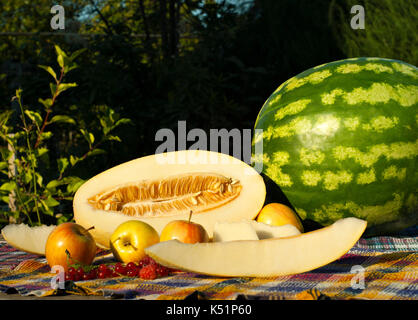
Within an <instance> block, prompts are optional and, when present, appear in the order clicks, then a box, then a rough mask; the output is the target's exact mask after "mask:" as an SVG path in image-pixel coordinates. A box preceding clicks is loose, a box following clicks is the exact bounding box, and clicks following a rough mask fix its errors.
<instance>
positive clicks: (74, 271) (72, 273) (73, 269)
mask: <svg viewBox="0 0 418 320" xmlns="http://www.w3.org/2000/svg"><path fill="white" fill-rule="evenodd" d="M76 273H77V270H76V269H75V268H74V267H69V268H68V274H69V275H71V276H74V275H75V274H76Z"/></svg>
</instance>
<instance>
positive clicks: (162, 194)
mask: <svg viewBox="0 0 418 320" xmlns="http://www.w3.org/2000/svg"><path fill="white" fill-rule="evenodd" d="M241 190H242V185H241V183H240V181H239V180H237V179H233V178H231V177H226V176H224V175H221V174H216V173H189V174H180V175H174V176H169V177H167V178H165V179H162V180H161V179H159V180H157V179H155V180H153V179H150V180H142V181H138V182H132V183H126V184H123V185H118V186H116V187H114V188H111V189H110V190H105V191H102V192H100V193H98V194H96V195H94V196H92V197H90V198H89V199H88V202H89V204H90V205H91V206H93V207H94V208H95V209H98V210H104V211H115V212H118V213H122V214H124V215H128V216H137V217H153V216H172V215H177V214H179V213H187V212H190V210H192V211H193V214H198V213H200V212H205V211H209V210H212V209H215V208H218V207H220V206H223V205H225V204H226V203H228V202H230V201H232V200H234V199H235V198H237V197H238V196H239V194H240V192H241Z"/></svg>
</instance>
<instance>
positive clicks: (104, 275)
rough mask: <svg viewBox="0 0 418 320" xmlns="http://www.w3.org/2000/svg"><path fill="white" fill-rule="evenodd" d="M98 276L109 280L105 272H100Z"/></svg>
mask: <svg viewBox="0 0 418 320" xmlns="http://www.w3.org/2000/svg"><path fill="white" fill-rule="evenodd" d="M97 275H98V277H99V279H105V278H107V273H106V272H103V271H99V273H98V274H97Z"/></svg>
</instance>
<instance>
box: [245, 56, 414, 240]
mask: <svg viewBox="0 0 418 320" xmlns="http://www.w3.org/2000/svg"><path fill="white" fill-rule="evenodd" d="M417 111H418V69H417V68H416V67H415V66H413V65H410V64H407V63H405V62H402V61H398V60H391V59H383V58H353V59H346V60H340V61H335V62H331V63H327V64H323V65H320V66H317V67H314V68H311V69H309V70H307V71H304V72H302V73H300V74H298V75H296V76H295V77H293V78H291V79H289V80H287V81H286V82H284V83H283V84H282V85H280V86H279V87H278V88H277V90H276V91H274V92H273V94H272V95H271V96H270V97H269V98H268V100H267V101H266V102H265V103H264V105H263V107H262V109H261V111H260V113H259V114H258V117H257V120H256V124H255V129H262V130H256V131H255V135H254V139H253V147H255V144H257V143H260V142H262V146H263V151H262V152H255V153H254V161H256V162H258V163H259V164H261V163H262V164H263V174H264V175H266V176H267V177H269V178H270V179H271V180H273V181H274V182H275V183H276V184H277V185H278V186H279V187H280V189H281V190H282V192H283V193H284V194H285V196H286V197H287V199H288V200H289V202H290V204H291V205H292V206H293V207H294V209H295V210H296V212H297V213H298V214H299V216H300V217H301V218H302V219H303V220H306V221H314V222H315V223H317V224H319V225H322V226H325V225H329V224H331V223H333V222H334V221H336V220H338V219H341V218H345V217H349V216H354V217H357V218H360V219H365V220H367V222H368V229H367V231H366V236H367V235H377V234H392V233H396V232H397V231H399V230H401V229H403V228H406V227H408V226H411V225H416V224H417V221H418V219H417V217H418V214H417V211H418V192H417V190H418V170H417V156H418V139H417V138H418V131H417V124H418V114H417ZM254 150H257V149H256V148H254Z"/></svg>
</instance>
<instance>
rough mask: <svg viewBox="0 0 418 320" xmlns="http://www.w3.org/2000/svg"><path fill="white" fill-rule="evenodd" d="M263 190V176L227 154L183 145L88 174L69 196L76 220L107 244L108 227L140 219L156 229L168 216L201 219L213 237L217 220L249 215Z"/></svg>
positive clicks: (110, 230) (251, 216)
mask: <svg viewBox="0 0 418 320" xmlns="http://www.w3.org/2000/svg"><path fill="white" fill-rule="evenodd" d="M265 196H266V188H265V185H264V181H263V178H262V177H261V176H260V175H259V174H258V173H257V171H256V170H254V169H253V168H252V167H251V166H249V165H247V164H246V163H245V162H243V161H240V160H238V159H236V158H233V157H231V156H229V155H226V154H222V153H217V152H211V151H205V150H183V151H177V152H168V153H162V154H155V155H151V156H147V157H143V158H139V159H136V160H132V161H129V162H126V163H123V164H121V165H118V166H116V167H114V168H111V169H109V170H107V171H104V172H102V173H100V174H98V175H97V176H95V177H93V178H91V179H90V180H88V181H87V182H86V183H85V184H83V185H82V186H81V187H80V188H79V189H78V191H77V193H76V194H75V196H74V201H73V208H74V219H75V221H76V223H78V224H80V225H82V226H83V227H85V228H90V227H92V226H94V229H93V230H92V231H91V234H92V236H93V237H94V239H95V240H96V243H97V244H98V245H99V246H101V247H105V248H108V247H109V239H110V236H111V235H112V233H113V231H114V230H115V229H116V228H117V227H118V226H119V225H120V224H121V223H122V222H125V221H127V220H141V221H144V222H146V223H148V224H150V225H152V226H153V227H154V228H155V229H156V230H157V232H158V233H161V231H162V229H163V228H164V227H165V226H166V225H167V224H168V223H169V222H170V221H172V220H187V219H188V216H189V214H190V211H193V222H195V223H198V224H201V225H202V226H203V227H204V228H205V230H206V231H207V233H208V235H209V237H212V233H213V226H214V224H215V222H216V221H239V220H242V219H254V218H255V217H256V216H257V214H258V212H259V211H260V210H261V208H262V206H263V204H264V200H265Z"/></svg>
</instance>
